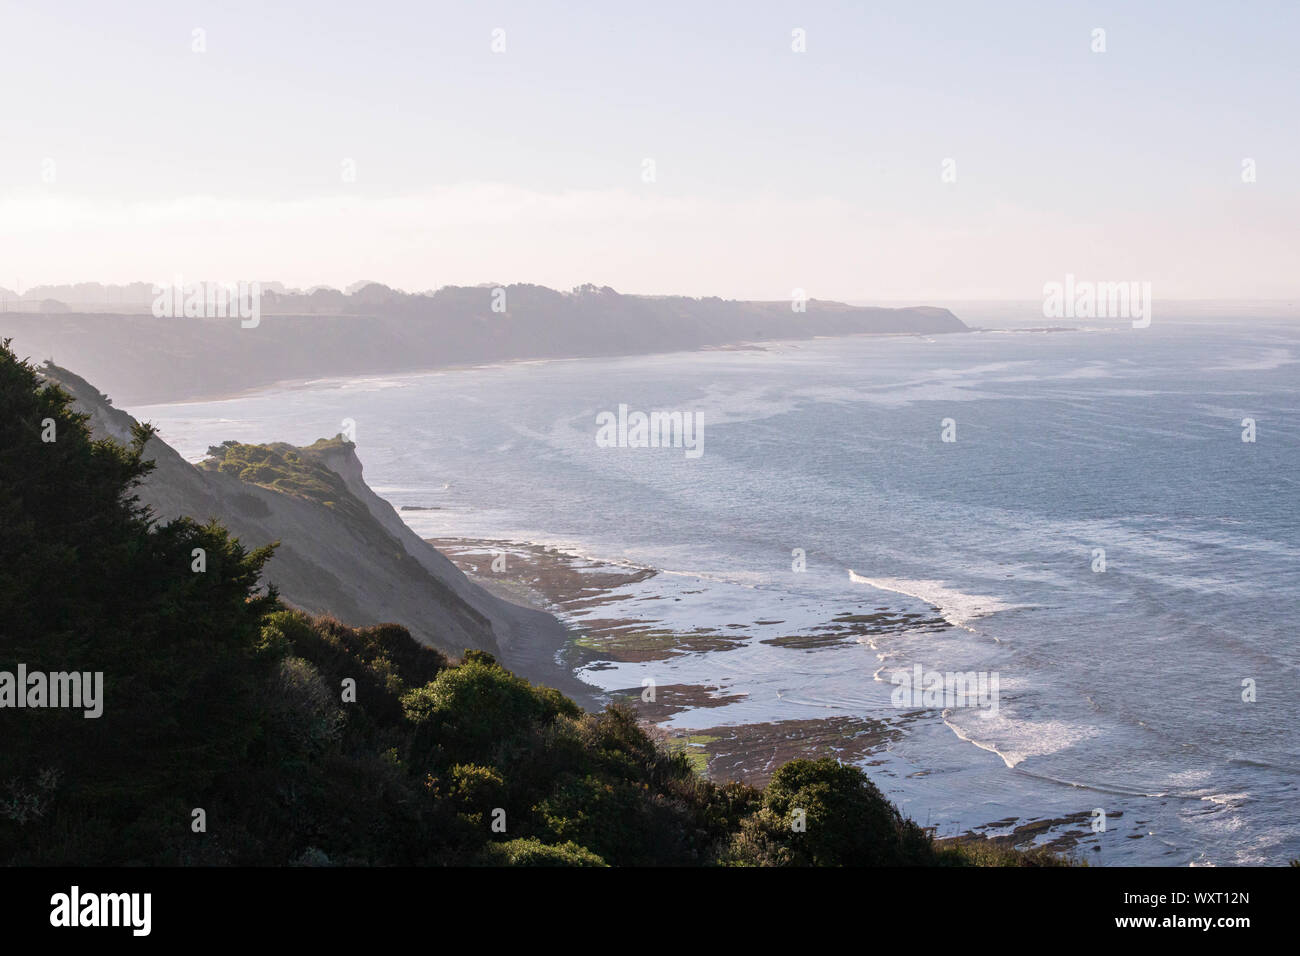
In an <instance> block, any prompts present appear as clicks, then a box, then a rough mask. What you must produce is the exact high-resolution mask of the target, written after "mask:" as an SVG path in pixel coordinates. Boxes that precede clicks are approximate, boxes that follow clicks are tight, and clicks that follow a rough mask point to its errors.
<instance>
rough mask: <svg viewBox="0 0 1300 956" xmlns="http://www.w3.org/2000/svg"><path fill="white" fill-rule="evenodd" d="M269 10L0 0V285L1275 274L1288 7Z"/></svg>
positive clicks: (666, 287)
mask: <svg viewBox="0 0 1300 956" xmlns="http://www.w3.org/2000/svg"><path fill="white" fill-rule="evenodd" d="M294 6H295V8H294V9H290V8H289V5H282V4H275V5H272V4H269V3H263V2H247V3H244V2H239V3H187V2H177V0H172V2H166V3H148V2H143V3H141V2H136V3H129V4H125V5H119V4H111V3H103V2H101V0H94V2H91V0H86V2H75V3H58V2H49V0H43V2H39V3H11V2H7V0H0V36H3V37H4V47H3V49H4V53H3V55H0V89H3V91H4V93H3V98H4V105H5V109H4V110H3V113H0V117H2V121H3V126H2V127H0V129H2V131H0V137H2V138H3V144H2V145H3V148H0V286H7V287H10V288H13V287H14V286H15V285H16V284H18V283H20V282H21V284H22V286H23V287H24V288H28V287H30V286H32V285H35V284H38V283H51V282H65V281H76V280H96V281H104V282H109V281H112V282H122V281H128V280H135V279H142V280H146V281H157V280H160V279H163V278H168V279H169V278H170V277H171V276H173V275H175V274H177V273H181V274H183V275H185V276H186V277H187V278H192V279H197V278H210V279H226V280H229V279H248V278H261V279H280V280H282V281H285V282H287V283H289V284H291V285H302V286H306V285H312V284H317V283H325V284H331V285H336V286H344V285H347V284H348V283H351V282H352V281H354V280H356V279H360V278H366V279H374V280H379V281H382V282H387V283H389V284H391V285H395V286H400V287H402V288H405V289H408V290H412V291H417V290H423V289H428V288H434V287H437V286H440V285H446V284H473V283H479V282H487V281H493V282H525V281H526V282H538V283H542V284H545V285H550V286H556V287H561V288H568V287H571V286H573V285H577V284H579V283H582V282H595V283H597V284H601V285H611V286H614V287H615V288H617V289H619V290H620V291H624V292H680V293H687V294H693V295H706V294H718V295H723V296H734V297H745V298H782V297H787V296H789V295H790V292H791V290H792V289H793V288H795V287H799V288H803V289H806V290H807V292H808V294H810V295H812V296H817V297H823V298H841V299H855V300H872V299H931V300H942V299H954V298H973V297H993V298H1017V299H1034V298H1038V297H1039V296H1040V295H1041V290H1042V286H1043V283H1044V282H1047V281H1051V280H1059V279H1061V278H1062V277H1063V276H1064V274H1065V273H1067V272H1072V273H1074V274H1075V275H1077V276H1079V277H1080V278H1082V279H1095V280H1102V281H1117V280H1127V279H1132V280H1143V281H1150V282H1151V283H1152V285H1153V289H1154V293H1155V295H1156V296H1157V297H1158V298H1166V297H1168V298H1184V297H1187V298H1195V297H1216V298H1217V297H1223V298H1245V297H1259V298H1295V297H1297V295H1298V294H1300V268H1298V267H1297V265H1298V262H1300V257H1298V255H1297V253H1300V199H1298V198H1297V197H1298V196H1300V188H1298V184H1300V55H1297V53H1296V42H1297V37H1298V36H1300V3H1296V2H1295V0H1288V2H1277V3H1272V2H1238V3H1229V2H1192V0H1182V2H1170V3H1151V2H1117V3H1070V4H1066V3H1057V2H1046V0H1036V2H1025V3H1018V2H997V0H991V2H989V3H972V2H969V0H965V2H952V3H941V2H933V3H927V2H909V3H904V2H872V3H840V4H833V3H816V2H808V0H799V2H791V3H766V2H738V3H707V2H702V0H694V2H682V3H677V2H664V0H654V2H641V3H613V2H608V0H607V2H604V3H591V4H584V3H577V2H566V3H555V4H551V3H544V2H528V3H523V2H520V3H493V2H474V3H469V2H466V3H454V4H449V3H437V2H419V3H384V2H379V0H375V2H368V3H358V2H346V3H344V2H336V0H317V2H313V3H303V4H301V5H294ZM1096 28H1102V29H1104V30H1105V46H1106V50H1105V52H1104V53H1095V52H1093V51H1092V46H1093V44H1094V39H1093V31H1094V29H1096ZM196 29H197V30H202V31H204V32H203V34H201V39H202V40H203V42H204V43H205V44H206V52H195V51H194V46H195V45H196V42H197V41H196V36H195V32H194V31H195V30H196ZM496 29H500V30H503V31H504V43H505V50H504V52H499V53H495V52H493V50H492V44H493V31H494V30H496ZM795 29H802V30H804V31H806V47H807V49H806V52H804V53H796V52H794V51H793V50H792V49H791V46H792V31H794V30H795ZM647 159H650V160H653V162H654V173H655V181H654V182H646V181H644V170H645V165H644V162H645V160H647ZM946 159H951V160H953V161H954V163H955V173H956V181H955V182H944V181H943V177H942V173H943V171H944V161H945V160H946ZM1245 159H1251V160H1253V161H1254V163H1255V170H1256V177H1257V181H1255V182H1253V183H1246V182H1243V181H1242V163H1243V160H1245ZM348 163H351V164H352V165H351V167H349V166H348V165H347V164H348ZM349 168H352V169H355V181H347V177H346V175H345V174H346V172H347V170H348V169H349ZM951 168H953V167H950V169H951Z"/></svg>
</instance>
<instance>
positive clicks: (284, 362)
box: [0, 284, 966, 404]
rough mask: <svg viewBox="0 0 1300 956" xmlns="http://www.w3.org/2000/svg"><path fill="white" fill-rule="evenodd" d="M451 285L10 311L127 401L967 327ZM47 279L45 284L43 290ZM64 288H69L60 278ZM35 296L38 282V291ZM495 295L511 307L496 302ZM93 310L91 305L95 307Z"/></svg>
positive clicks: (864, 313)
mask: <svg viewBox="0 0 1300 956" xmlns="http://www.w3.org/2000/svg"><path fill="white" fill-rule="evenodd" d="M502 288H503V289H504V293H503V295H502V296H501V297H494V290H493V288H489V287H473V288H469V287H455V286H448V287H446V288H443V289H439V290H438V291H437V292H435V293H432V294H422V295H408V294H406V293H402V292H398V291H396V290H393V289H389V288H387V287H385V286H381V285H376V284H370V285H367V286H365V287H364V288H361V289H358V290H357V291H355V292H354V293H353V294H352V295H345V294H344V293H342V292H338V291H335V290H324V289H322V290H317V291H316V292H314V293H312V294H310V295H302V294H297V295H294V294H285V293H278V292H274V291H264V292H263V294H262V299H261V313H262V314H261V318H260V321H259V323H258V325H257V326H256V327H255V328H241V327H240V322H239V320H238V319H196V318H188V319H187V318H155V317H154V316H153V315H151V314H149V313H148V311H147V306H139V305H137V306H135V307H133V308H124V309H122V310H120V311H119V312H118V313H112V312H92V311H84V312H77V311H75V307H71V308H69V309H67V311H66V312H65V311H64V310H55V309H50V310H47V311H45V312H42V313H33V312H27V313H24V312H0V336H10V337H12V338H13V340H14V349H15V351H16V352H17V353H18V354H21V355H28V356H31V357H32V358H35V359H46V358H50V359H53V360H54V361H56V362H58V363H59V364H61V365H63V366H65V367H69V368H75V369H77V370H78V372H79V373H81V374H82V375H85V376H87V377H89V378H90V379H92V380H93V381H95V382H97V383H98V384H99V385H100V386H101V387H103V388H106V389H107V390H108V391H109V393H110V394H111V395H113V396H114V398H115V399H116V400H117V401H119V402H123V403H126V404H149V403H154V402H164V401H181V400H185V399H190V398H200V397H213V396H218V395H227V394H230V393H232V392H237V391H241V390H244V389H248V388H254V387H259V386H264V385H269V384H271V383H273V382H278V381H285V380H294V379H308V378H322V377H331V376H352V375H374V374H387V373H393V372H409V371H420V370H424V369H431V368H438V367H445V366H452V365H471V364H479V363H485V362H502V361H511V360H516V359H547V358H575V357H590V356H614V355H635V354H648V353H656V352H674V351H683V350H690V349H700V348H716V347H725V346H730V345H738V344H741V343H745V342H755V341H763V340H772V339H807V338H812V337H815V336H827V335H856V334H885V333H902V334H925V335H931V334H939V333H945V332H961V331H965V330H966V326H965V325H964V324H963V323H962V321H961V320H960V319H958V318H957V317H956V316H955V315H953V314H952V313H951V312H949V311H948V310H947V309H938V308H925V307H916V308H901V309H884V308H869V307H859V306H849V305H844V304H843V303H838V302H826V301H821V300H818V299H810V300H809V301H808V302H807V309H806V311H804V312H795V311H794V310H793V309H792V308H791V303H790V302H789V301H780V302H741V301H734V300H725V299H719V298H703V299H695V298H689V297H685V296H637V295H621V294H620V293H618V292H615V291H614V290H613V289H609V288H596V287H595V286H583V287H581V288H579V289H576V290H574V291H573V292H557V291H555V290H553V289H547V288H545V287H542V286H535V285H511V286H505V287H502ZM37 291H39V290H37ZM55 291H57V290H55ZM33 294H34V293H33ZM494 301H497V302H499V304H500V305H502V306H504V311H503V312H498V311H494V310H493V303H494ZM83 308H86V309H89V306H88V305H85V306H83Z"/></svg>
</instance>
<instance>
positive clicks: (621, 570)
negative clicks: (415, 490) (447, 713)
mask: <svg viewBox="0 0 1300 956" xmlns="http://www.w3.org/2000/svg"><path fill="white" fill-rule="evenodd" d="M425 540H427V541H428V542H429V543H430V544H431V545H433V546H434V547H435V548H437V549H438V550H439V551H441V552H442V553H443V554H445V555H446V556H447V557H448V558H449V559H450V560H451V561H452V562H453V563H454V564H456V566H457V567H459V568H460V569H461V570H462V571H463V572H465V573H466V574H467V575H468V576H470V578H471V579H472V580H474V581H475V582H476V583H479V584H480V585H483V586H484V587H488V588H489V589H491V590H493V593H496V594H498V595H499V596H502V597H506V598H507V599H509V600H513V601H515V602H518V603H526V604H527V605H528V606H530V607H533V608H536V609H538V610H543V611H546V612H547V613H549V614H552V615H554V616H555V617H556V618H557V619H559V620H560V621H561V622H562V623H563V624H564V627H565V630H566V632H567V634H568V639H567V641H566V642H565V644H564V645H563V646H562V647H559V648H556V649H554V657H553V661H552V666H554V667H556V668H558V669H561V670H564V671H565V672H566V673H567V674H568V675H569V676H570V677H572V678H573V679H574V680H578V681H581V680H582V674H583V673H593V674H596V673H602V672H613V676H615V677H617V675H618V674H619V673H621V671H620V670H619V668H620V667H621V666H647V665H649V666H654V665H655V664H658V663H663V662H668V661H672V660H673V659H675V658H682V657H688V656H692V655H699V654H709V653H720V652H726V651H728V650H729V649H732V648H735V647H738V646H740V645H743V644H744V643H746V642H750V641H755V642H760V643H763V644H766V645H768V646H769V647H774V648H781V649H785V650H790V651H804V652H809V651H817V650H819V649H822V648H825V647H827V646H828V645H827V642H832V643H833V642H842V641H845V640H846V637H845V636H844V633H843V632H834V631H833V632H830V633H828V634H817V633H802V634H793V635H790V636H788V637H787V638H784V639H775V640H774V639H767V640H762V641H760V639H759V636H758V635H755V634H750V635H748V636H743V635H742V634H741V632H740V630H739V626H738V625H728V626H727V627H728V628H735V629H736V630H735V632H733V633H729V632H728V631H727V630H726V629H719V628H694V629H689V630H684V631H683V630H681V629H674V628H672V627H671V626H665V625H664V622H662V621H657V620H654V619H646V618H635V617H632V616H629V615H628V614H626V613H623V614H620V613H619V611H620V610H625V609H626V604H627V603H628V602H642V601H646V600H647V597H646V594H647V593H651V594H656V595H657V594H658V591H659V589H657V588H656V587H655V582H656V580H657V579H658V578H660V577H661V575H662V572H660V571H659V570H657V569H654V568H647V567H638V566H631V565H618V564H612V563H607V562H602V561H600V560H597V559H593V558H589V557H585V556H579V555H576V554H572V553H569V552H565V551H562V550H560V549H557V548H554V547H550V546H547V545H543V544H536V543H530V542H520V541H501V540H492V539H480V538H438V537H431V538H427V539H425ZM494 561H496V562H497V567H498V568H499V569H500V570H497V571H493V570H492V564H493V562H494ZM664 583H665V584H670V583H671V582H668V581H665V582H664ZM686 587H687V590H683V591H682V592H681V593H682V594H687V593H692V592H691V591H690V590H689V585H687V586H686ZM674 600H676V599H674ZM934 620H935V619H931V620H930V621H917V622H910V623H913V624H917V625H925V624H927V623H933V622H934ZM756 623H768V624H770V623H775V622H771V621H759V622H756ZM853 623H854V626H855V627H856V629H862V628H867V629H869V623H868V622H861V621H857V622H853ZM890 623H891V624H893V623H897V620H896V619H891V620H890ZM848 640H854V641H856V637H855V638H848ZM777 641H779V643H777ZM615 683H622V682H621V681H618V680H615ZM584 684H585V682H584ZM586 686H590V687H591V689H592V696H593V698H594V699H595V700H596V701H597V702H598V703H599V704H601V705H603V704H605V703H614V702H620V703H625V704H627V705H629V706H630V707H631V708H632V709H633V711H634V712H635V713H636V714H637V716H638V718H639V719H640V720H641V721H642V723H643V725H644V726H646V727H647V729H648V730H649V731H650V732H651V734H652V735H653V736H655V737H657V738H658V739H660V740H661V741H662V742H663V743H664V744H665V745H666V746H668V747H669V748H670V749H672V750H675V751H680V752H682V753H685V754H686V755H687V757H688V759H690V761H691V763H692V765H693V766H694V767H695V768H696V770H697V771H698V772H699V773H700V774H701V775H703V776H707V777H709V778H710V779H712V780H714V781H716V782H719V783H725V782H728V781H733V780H735V781H741V782H744V783H747V784H751V785H755V786H763V785H765V784H766V783H767V782H768V780H769V779H770V778H771V775H772V774H773V773H774V772H775V770H776V769H777V768H778V767H780V766H781V765H782V764H784V763H786V762H788V761H790V760H794V759H799V758H805V759H817V758H820V757H834V758H835V759H837V760H840V761H842V762H845V763H852V764H855V765H858V766H861V767H863V768H864V769H867V770H868V771H869V772H870V773H871V775H872V777H873V778H874V779H875V780H876V782H877V784H878V785H879V786H881V787H882V789H888V790H889V795H890V797H891V799H897V798H898V796H899V794H900V793H901V792H904V790H906V792H909V793H910V792H914V791H915V788H916V786H917V785H918V784H919V783H920V782H921V781H922V780H924V779H925V778H927V777H931V776H933V774H935V773H938V774H939V775H940V776H941V777H942V776H943V775H944V774H945V773H947V772H949V771H948V769H947V768H943V769H940V768H930V769H927V768H925V767H919V766H916V765H914V764H912V763H910V762H909V760H908V758H907V757H900V756H899V755H897V754H896V753H894V748H895V746H896V745H899V744H901V743H905V742H906V740H907V738H908V736H909V734H912V733H924V732H926V731H927V728H929V727H930V725H931V723H932V722H934V721H938V720H940V719H941V718H939V717H938V715H935V714H930V713H928V712H925V711H902V712H899V713H897V714H896V715H891V716H880V715H861V714H849V713H832V714H823V715H818V716H793V717H789V718H785V717H779V716H772V717H770V719H755V720H735V721H728V720H727V719H726V718H724V717H723V716H722V712H724V711H725V710H726V708H729V707H734V706H737V705H744V704H745V703H746V702H747V701H748V698H749V696H750V694H749V691H748V690H746V689H744V688H736V687H732V686H729V685H728V684H727V683H726V681H725V679H724V680H716V679H715V680H706V681H698V682H697V681H692V682H686V681H679V682H664V683H659V684H658V685H657V686H655V687H654V688H653V697H652V699H646V689H645V688H643V687H641V686H636V685H635V684H631V683H629V684H628V686H618V687H613V686H610V687H606V688H605V689H602V688H600V687H597V686H595V685H586ZM679 717H685V718H690V719H689V720H687V721H685V722H679V721H677V720H676V718H679ZM908 781H910V783H908ZM971 803H972V810H973V811H974V812H972V814H971V816H970V818H969V820H968V821H966V820H963V821H961V822H958V823H957V824H956V826H955V827H954V826H953V825H952V823H951V822H949V823H947V824H945V823H943V822H942V821H935V820H933V819H931V818H930V815H929V813H928V811H927V812H926V813H925V814H924V815H923V816H921V817H919V818H918V819H917V822H918V823H920V824H922V825H923V826H926V827H927V828H931V829H933V830H934V831H935V832H936V835H937V836H938V838H939V839H941V840H946V841H951V840H970V839H975V838H985V837H986V838H988V839H989V840H991V841H993V842H994V843H996V844H998V845H1005V846H1017V847H1022V848H1029V847H1047V848H1050V849H1053V850H1057V851H1061V852H1066V853H1077V854H1082V853H1083V852H1084V851H1088V850H1093V849H1096V837H1095V834H1094V833H1093V832H1092V831H1091V829H1090V823H1091V817H1090V815H1089V814H1087V813H1083V814H1080V813H1077V812H1063V811H1062V810H1058V809H1056V808H1047V807H1045V808H1044V809H1045V810H1046V811H1047V812H1045V813H1040V814H1034V813H1027V812H1012V813H1007V812H1006V808H1005V807H1003V808H1002V810H1001V812H998V813H995V814H992V815H991V816H990V817H989V818H988V819H982V818H980V817H979V816H978V810H977V809H976V808H977V807H978V806H979V805H980V803H979V801H977V800H974V799H972V801H971ZM990 809H992V808H990ZM904 812H906V810H904ZM1109 816H1110V814H1109V813H1108V817H1109ZM1124 816H1125V814H1124V812H1123V811H1122V810H1117V811H1116V812H1115V813H1114V819H1115V821H1116V822H1118V821H1119V818H1121V817H1124ZM1131 819H1132V817H1131V816H1130V820H1131ZM963 824H964V825H963ZM940 830H942V831H943V832H942V834H940V833H939V832H938V831H940ZM1094 859H1095V858H1094Z"/></svg>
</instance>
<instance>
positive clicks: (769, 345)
mask: <svg viewBox="0 0 1300 956" xmlns="http://www.w3.org/2000/svg"><path fill="white" fill-rule="evenodd" d="M976 331H1001V330H996V329H993V330H990V329H975V328H971V327H968V328H965V329H953V330H950V331H943V332H847V333H845V334H843V335H810V336H805V337H802V338H791V339H754V340H745V341H738V342H725V343H721V344H718V345H700V346H695V347H693V348H680V349H667V350H665V351H661V352H619V353H615V354H610V355H555V356H534V357H514V358H500V359H485V360H483V361H480V362H459V363H453V364H450V365H434V366H428V367H421V368H408V369H393V370H391V371H387V372H359V373H339V374H335V375H317V376H312V377H310V378H301V377H299V378H281V379H275V380H273V381H270V382H265V383H263V384H261V385H248V386H245V387H242V388H237V389H234V390H233V391H224V390H223V391H220V392H212V393H202V394H199V395H194V396H185V397H182V398H171V399H166V400H162V401H130V400H123V406H124V407H128V406H129V407H143V408H148V407H150V406H154V405H166V406H180V405H209V404H214V403H217V402H226V401H233V400H236V399H241V398H250V397H253V396H257V395H260V394H263V393H265V392H270V391H275V390H284V391H298V390H301V389H306V388H313V387H317V386H321V385H329V384H331V383H355V382H370V381H378V380H380V379H386V378H393V377H406V376H418V375H432V374H435V373H439V372H466V371H472V370H474V369H485V368H509V367H512V366H516V365H537V364H550V363H552V362H583V361H589V360H593V359H603V360H617V359H629V358H652V357H666V356H671V355H697V354H701V353H708V352H767V351H771V350H772V349H774V348H778V347H784V348H799V347H800V343H807V342H819V341H825V340H827V339H839V338H850V339H856V338H873V339H888V338H902V339H915V338H921V339H924V338H927V337H928V336H931V335H961V334H964V333H969V332H976Z"/></svg>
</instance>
